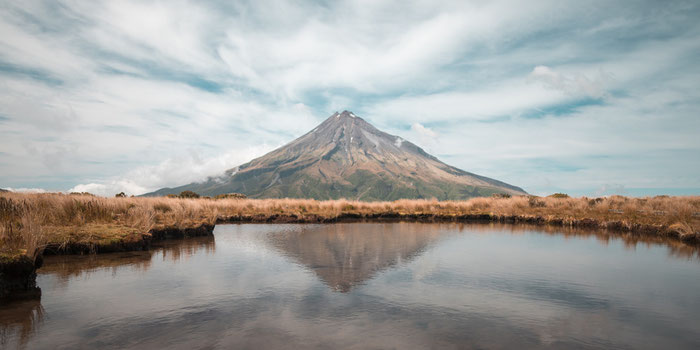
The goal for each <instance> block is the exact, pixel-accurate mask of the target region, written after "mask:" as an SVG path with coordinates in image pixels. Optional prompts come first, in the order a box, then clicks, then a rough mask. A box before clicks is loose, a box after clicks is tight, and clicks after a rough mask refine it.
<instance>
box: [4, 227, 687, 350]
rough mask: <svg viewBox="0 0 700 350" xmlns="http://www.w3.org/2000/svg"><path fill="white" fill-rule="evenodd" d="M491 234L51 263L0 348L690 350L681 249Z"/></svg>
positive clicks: (276, 235)
mask: <svg viewBox="0 0 700 350" xmlns="http://www.w3.org/2000/svg"><path fill="white" fill-rule="evenodd" d="M544 230H545V229H543V228H534V229H532V228H527V227H522V226H502V225H459V224H422V223H349V224H330V225H298V224H295V225H259V224H242V225H219V226H217V227H216V229H215V231H214V235H215V237H206V238H197V239H186V240H179V241H170V242H168V243H166V244H165V245H164V246H162V247H159V248H157V249H154V250H152V251H149V252H130V253H114V254H104V255H98V256H65V257H49V258H47V259H46V262H45V265H44V267H42V268H41V269H40V270H39V276H38V285H39V286H40V287H41V289H42V292H43V296H42V298H41V300H34V301H25V302H15V303H5V304H3V305H0V348H3V349H4V348H8V349H11V348H15V347H20V348H22V347H24V348H28V349H54V348H70V349H75V348H85V349H95V348H101V349H107V348H134V349H153V348H172V349H193V348H204V349H212V348H221V349H228V348H256V349H259V348H272V349H274V348H284V349H290V348H334V349H335V348H351V349H352V348H355V349H367V348H401V349H411V348H418V349H422V348H467V349H468V348H518V349H523V348H525V349H527V348H562V349H576V348H591V349H593V348H600V349H602V348H605V349H609V348H621V349H660V348H667V349H671V348H672V349H699V348H700V259H699V255H698V251H697V250H696V249H693V248H690V247H687V246H684V245H682V244H679V243H669V244H659V243H657V242H641V241H638V240H637V239H634V238H629V237H628V238H625V239H621V238H614V237H611V236H609V235H607V234H604V233H597V234H590V233H581V232H577V231H567V232H562V231H561V230H558V231H552V230H551V229H549V230H548V231H544Z"/></svg>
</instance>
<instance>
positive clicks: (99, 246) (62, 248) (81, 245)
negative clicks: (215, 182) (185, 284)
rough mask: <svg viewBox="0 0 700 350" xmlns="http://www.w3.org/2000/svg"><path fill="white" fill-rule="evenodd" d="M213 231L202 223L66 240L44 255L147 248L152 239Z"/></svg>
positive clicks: (46, 250)
mask: <svg viewBox="0 0 700 350" xmlns="http://www.w3.org/2000/svg"><path fill="white" fill-rule="evenodd" d="M213 232H214V225H208V224H202V225H200V226H196V227H186V228H177V227H165V228H158V229H152V230H151V231H149V232H148V233H144V234H141V235H138V236H136V237H133V236H132V237H127V238H125V239H122V240H118V241H115V242H108V243H94V242H87V243H86V242H68V243H65V244H49V245H47V246H46V249H44V254H45V255H62V254H100V253H114V252H127V251H139V250H148V249H150V248H151V243H152V242H153V241H160V240H165V239H178V238H188V237H201V236H210V235H212V234H213Z"/></svg>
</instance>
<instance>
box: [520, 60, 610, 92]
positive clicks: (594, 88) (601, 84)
mask: <svg viewBox="0 0 700 350" xmlns="http://www.w3.org/2000/svg"><path fill="white" fill-rule="evenodd" d="M530 79H531V80H533V81H539V82H541V83H542V84H544V86H546V87H548V88H550V89H554V90H560V91H563V92H565V93H567V94H570V95H574V96H587V97H591V98H603V97H605V96H606V95H607V93H606V91H605V84H606V82H608V81H610V80H611V79H612V78H611V76H610V74H609V73H605V72H603V70H602V69H600V70H599V72H598V74H597V76H596V77H595V78H593V79H590V78H588V77H587V76H586V75H584V74H580V73H579V74H576V75H572V76H569V75H565V74H562V73H559V72H555V71H554V70H552V69H551V68H549V67H547V66H537V67H535V68H534V69H533V70H532V72H531V73H530Z"/></svg>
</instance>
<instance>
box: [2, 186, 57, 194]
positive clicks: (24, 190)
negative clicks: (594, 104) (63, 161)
mask: <svg viewBox="0 0 700 350" xmlns="http://www.w3.org/2000/svg"><path fill="white" fill-rule="evenodd" d="M5 189H6V190H8V191H10V192H21V193H47V192H49V191H47V190H45V189H43V188H24V187H20V188H12V187H7V188H5Z"/></svg>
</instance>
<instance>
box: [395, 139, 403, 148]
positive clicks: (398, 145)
mask: <svg viewBox="0 0 700 350" xmlns="http://www.w3.org/2000/svg"><path fill="white" fill-rule="evenodd" d="M402 143H403V139H402V138H400V137H397V138H396V141H394V146H396V147H398V148H401V144H402Z"/></svg>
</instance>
